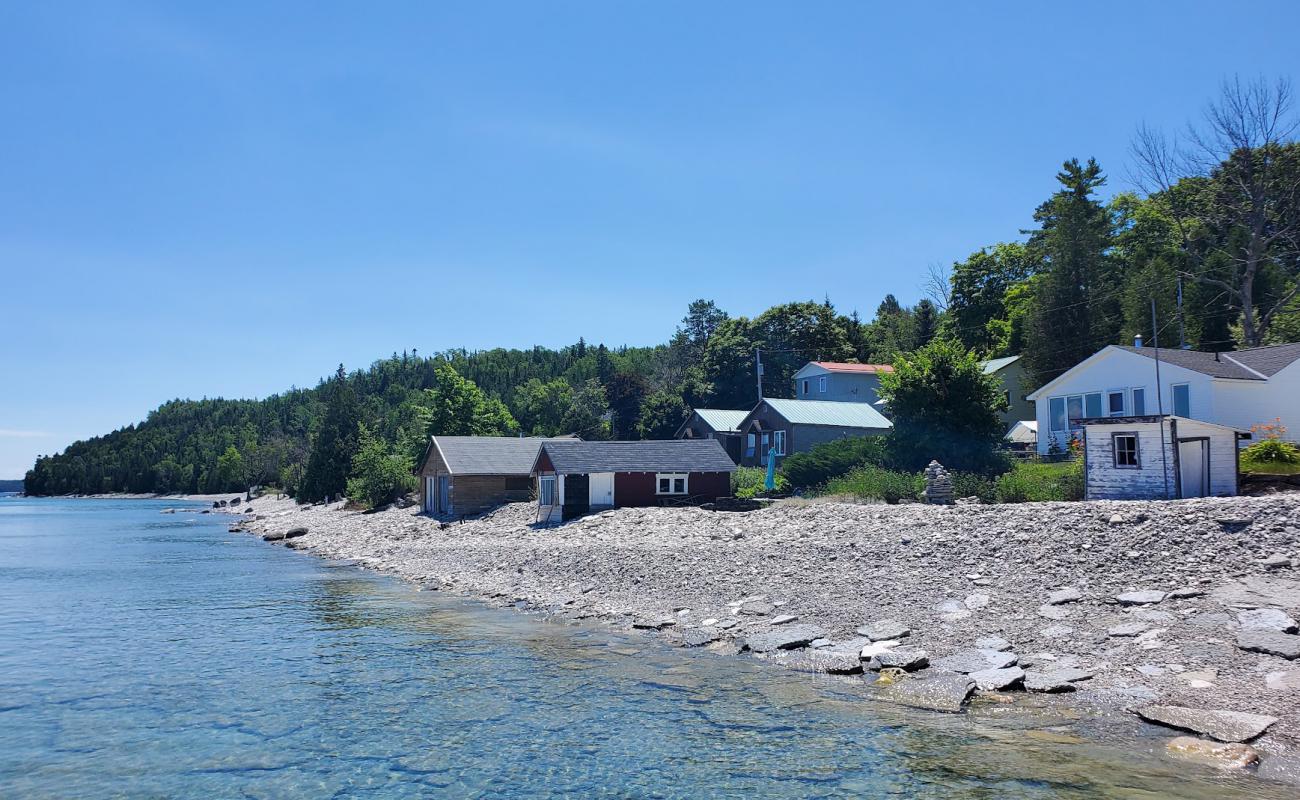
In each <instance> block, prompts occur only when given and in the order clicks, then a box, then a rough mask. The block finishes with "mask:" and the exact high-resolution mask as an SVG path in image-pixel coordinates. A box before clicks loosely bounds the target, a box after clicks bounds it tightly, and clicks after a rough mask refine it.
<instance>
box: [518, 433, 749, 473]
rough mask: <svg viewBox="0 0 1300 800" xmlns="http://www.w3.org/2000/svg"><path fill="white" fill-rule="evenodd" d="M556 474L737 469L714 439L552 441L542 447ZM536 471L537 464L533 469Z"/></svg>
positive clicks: (726, 470) (539, 454)
mask: <svg viewBox="0 0 1300 800" xmlns="http://www.w3.org/2000/svg"><path fill="white" fill-rule="evenodd" d="M542 453H545V454H546V457H547V458H549V459H550V461H551V466H552V467H554V469H555V471H556V472H558V473H561V474H565V475H572V474H580V473H584V472H585V473H591V472H734V471H735V470H736V465H735V464H734V463H732V461H731V456H729V455H727V451H726V450H724V449H722V444H721V443H720V442H719V441H718V440H717V439H667V440H647V441H641V442H584V441H579V440H577V439H566V440H551V441H547V442H545V443H543V444H542V446H541V449H540V451H539V452H538V453H537V458H541V454H542ZM532 466H533V469H531V470H530V471H535V468H536V463H534V464H533V465H532Z"/></svg>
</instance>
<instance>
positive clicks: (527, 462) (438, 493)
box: [416, 436, 573, 517]
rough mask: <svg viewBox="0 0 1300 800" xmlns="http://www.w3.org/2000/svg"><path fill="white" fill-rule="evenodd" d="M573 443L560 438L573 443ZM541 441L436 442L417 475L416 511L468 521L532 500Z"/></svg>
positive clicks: (454, 438)
mask: <svg viewBox="0 0 1300 800" xmlns="http://www.w3.org/2000/svg"><path fill="white" fill-rule="evenodd" d="M572 438H573V437H564V438H563V439H561V441H563V440H571V439H572ZM548 441H557V440H556V439H545V438H541V437H526V438H517V437H510V436H434V437H431V438H430V440H429V446H428V447H427V448H425V451H424V458H422V459H421V460H420V465H419V468H418V469H417V470H416V474H417V475H418V476H419V480H420V486H419V492H420V508H421V509H423V510H424V512H425V513H426V514H433V515H435V516H439V517H466V516H472V515H474V514H481V513H483V512H484V511H489V510H491V509H493V508H496V507H497V506H499V505H501V504H503V503H515V502H521V501H524V500H531V499H533V497H534V496H535V494H534V491H533V489H534V485H535V484H534V480H533V477H532V475H531V473H532V469H533V462H534V461H535V460H536V459H537V451H538V450H539V449H540V448H541V446H542V443H543V442H548Z"/></svg>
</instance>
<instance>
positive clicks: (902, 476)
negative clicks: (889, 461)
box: [821, 464, 925, 503]
mask: <svg viewBox="0 0 1300 800" xmlns="http://www.w3.org/2000/svg"><path fill="white" fill-rule="evenodd" d="M924 487H925V479H923V478H922V477H921V475H920V473H916V474H913V473H908V472H895V471H894V470H890V469H884V468H882V467H877V466H872V465H870V464H868V465H866V466H863V467H858V468H857V469H855V470H853V471H852V472H850V473H849V474H847V475H842V476H840V477H838V478H832V479H831V480H829V481H827V482H826V485H825V486H824V487H823V488H822V491H821V494H828V495H835V494H847V495H853V496H854V497H861V498H863V499H867V500H884V501H885V502H886V503H897V502H898V501H900V500H904V499H907V500H916V499H917V498H919V497H920V495H921V490H922V489H923V488H924Z"/></svg>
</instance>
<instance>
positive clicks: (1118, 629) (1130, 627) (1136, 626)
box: [1106, 622, 1151, 637]
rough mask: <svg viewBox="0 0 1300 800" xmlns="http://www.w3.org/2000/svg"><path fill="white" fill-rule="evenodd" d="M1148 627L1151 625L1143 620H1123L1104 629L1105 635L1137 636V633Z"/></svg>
mask: <svg viewBox="0 0 1300 800" xmlns="http://www.w3.org/2000/svg"><path fill="white" fill-rule="evenodd" d="M1150 627H1151V626H1150V625H1148V624H1147V623H1145V622H1123V623H1120V624H1119V625H1116V626H1115V627H1113V628H1111V629H1110V630H1108V631H1106V635H1107V636H1118V637H1126V636H1137V635H1138V634H1139V633H1143V632H1144V631H1146V630H1147V629H1148V628H1150Z"/></svg>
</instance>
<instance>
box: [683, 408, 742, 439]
mask: <svg viewBox="0 0 1300 800" xmlns="http://www.w3.org/2000/svg"><path fill="white" fill-rule="evenodd" d="M694 411H695V413H696V414H698V415H699V416H700V419H702V420H704V422H705V423H706V424H707V425H708V426H709V427H710V428H712V429H714V430H715V431H721V432H723V433H735V432H736V431H738V430H740V423H741V422H744V420H745V417H746V416H748V414H749V412H748V411H746V410H745V409H743V408H741V409H731V408H697V409H695V410H694Z"/></svg>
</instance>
